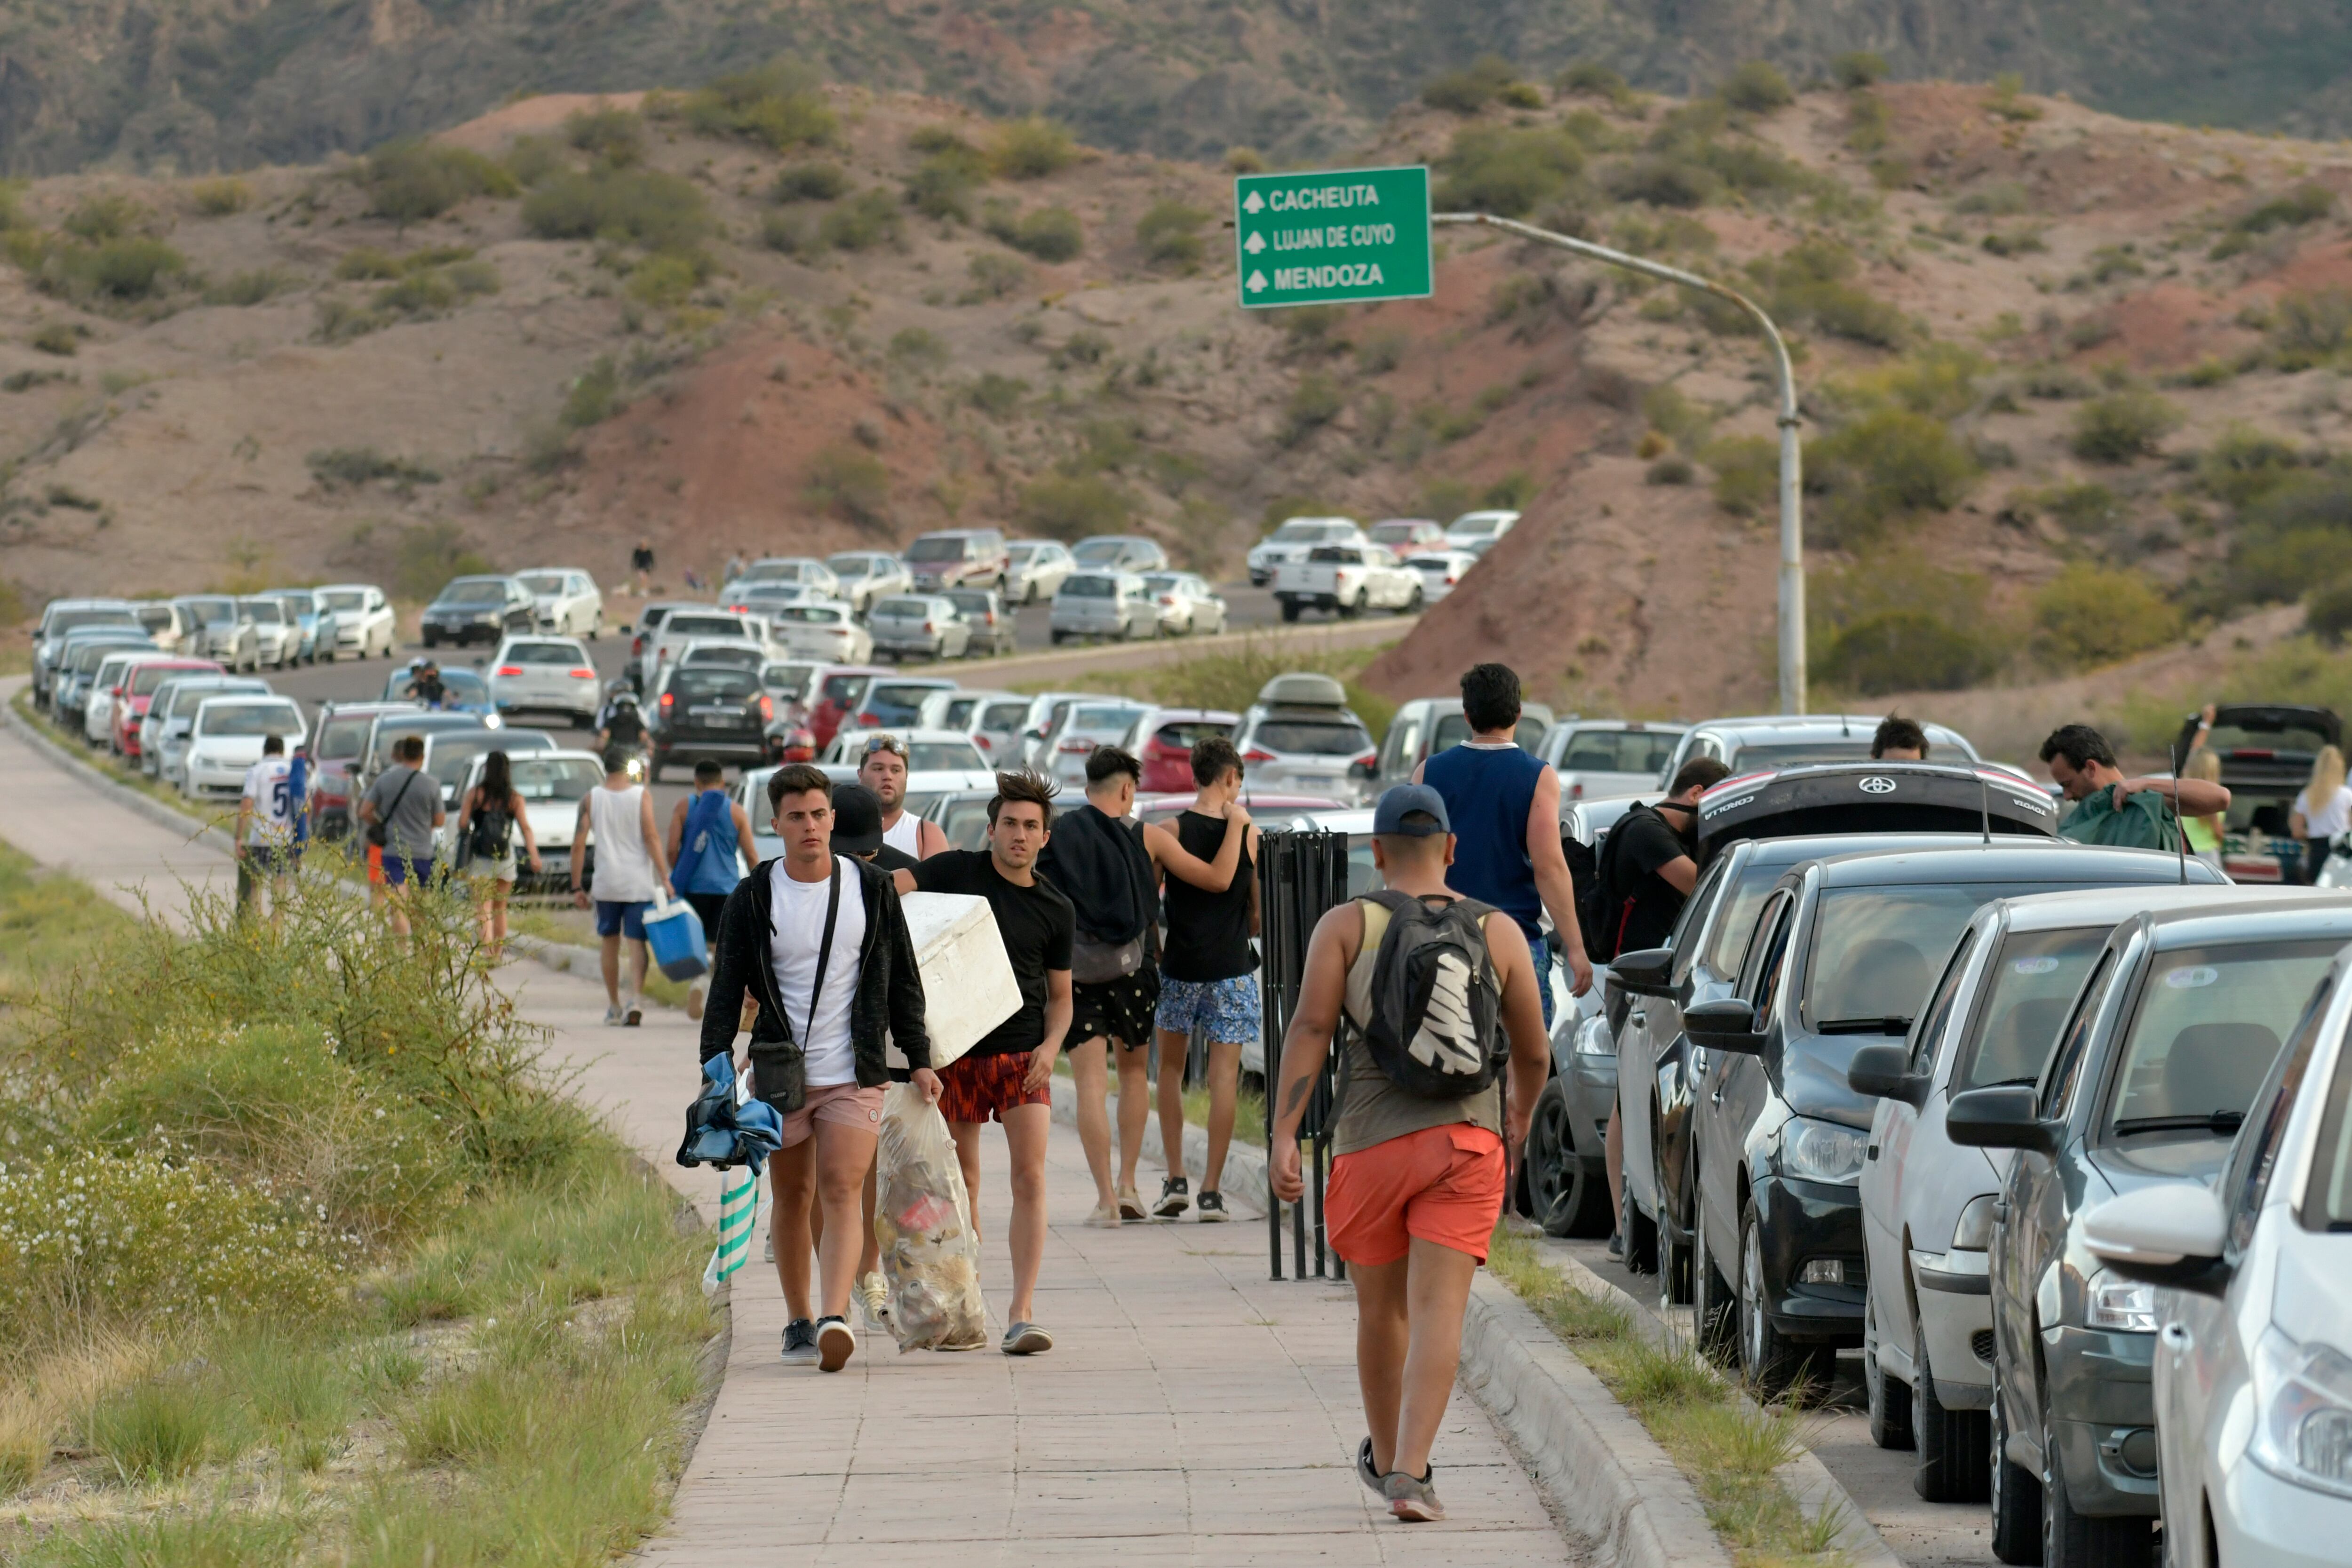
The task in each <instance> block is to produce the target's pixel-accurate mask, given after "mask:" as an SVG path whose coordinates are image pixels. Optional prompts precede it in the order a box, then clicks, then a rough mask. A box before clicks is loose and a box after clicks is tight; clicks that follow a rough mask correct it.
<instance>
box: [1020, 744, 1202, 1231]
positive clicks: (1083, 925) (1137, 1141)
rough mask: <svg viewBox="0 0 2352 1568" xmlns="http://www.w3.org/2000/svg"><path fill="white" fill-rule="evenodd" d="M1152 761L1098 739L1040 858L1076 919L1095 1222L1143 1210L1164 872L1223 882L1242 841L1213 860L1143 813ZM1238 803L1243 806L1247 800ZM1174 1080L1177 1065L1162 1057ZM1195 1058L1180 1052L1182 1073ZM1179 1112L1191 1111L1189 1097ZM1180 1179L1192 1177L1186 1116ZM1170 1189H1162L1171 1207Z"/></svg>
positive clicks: (1074, 992)
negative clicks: (1145, 1051)
mask: <svg viewBox="0 0 2352 1568" xmlns="http://www.w3.org/2000/svg"><path fill="white" fill-rule="evenodd" d="M1142 777H1143V764H1142V763H1139V762H1138V761H1136V759H1135V758H1134V757H1133V756H1132V755H1131V754H1129V752H1125V751H1122V750H1120V749H1119V748H1118V747H1117V746H1097V747H1096V748H1095V749H1094V751H1093V752H1091V753H1090V754H1088V756H1087V800H1086V804H1085V805H1081V806H1079V807H1078V808H1077V809H1076V810H1075V811H1071V812H1067V813H1065V814H1064V816H1063V817H1062V821H1061V825H1060V827H1059V828H1058V830H1057V831H1056V832H1055V834H1054V836H1053V837H1052V838H1051V839H1050V840H1049V841H1048V842H1047V843H1046V845H1045V850H1044V851H1043V852H1042V853H1041V854H1040V855H1039V856H1038V857H1037V871H1038V874H1039V875H1040V876H1042V877H1044V878H1045V879H1047V880H1049V881H1050V882H1052V883H1053V885H1054V886H1055V888H1057V889H1060V890H1061V892H1062V895H1063V896H1064V897H1065V898H1066V899H1068V900H1070V904H1071V907H1072V910H1073V911H1074V913H1075V916H1076V921H1077V924H1076V945H1075V946H1074V947H1073V948H1072V950H1071V953H1072V956H1071V965H1072V968H1071V976H1072V981H1073V984H1072V985H1071V994H1070V1001H1071V1021H1070V1037H1071V1038H1072V1039H1074V1040H1076V1041H1077V1042H1078V1043H1077V1044H1076V1045H1075V1046H1073V1047H1070V1053H1069V1055H1070V1073H1071V1076H1072V1077H1073V1078H1074V1079H1076V1081H1077V1087H1078V1142H1079V1143H1080V1144H1081V1145H1082V1146H1083V1147H1084V1148H1085V1150H1086V1152H1087V1166H1088V1168H1089V1169H1091V1170H1092V1171H1093V1173H1094V1178H1095V1190H1096V1202H1095V1208H1094V1212H1093V1213H1092V1214H1091V1215H1087V1224H1088V1225H1092V1226H1116V1225H1118V1224H1119V1223H1120V1221H1121V1220H1123V1219H1141V1218H1143V1217H1144V1215H1143V1200H1142V1197H1141V1196H1140V1195H1139V1194H1138V1193H1137V1192H1136V1191H1135V1163H1136V1160H1137V1159H1138V1158H1139V1156H1140V1155H1141V1153H1142V1142H1143V1121H1144V1116H1145V1114H1146V1112H1147V1111H1148V1110H1149V1100H1150V1094H1149V1086H1148V1084H1147V1083H1146V1081H1145V1074H1144V1068H1145V1063H1144V1060H1143V1057H1142V1055H1141V1052H1142V1048H1143V1047H1145V1046H1147V1045H1149V1044H1150V1041H1151V1019H1152V1013H1153V1009H1154V1008H1155V1007H1156V1005H1158V1003H1159V1000H1160V965H1159V963H1158V961H1157V960H1158V954H1157V952H1155V951H1154V950H1155V949H1156V947H1157V946H1158V938H1159V925H1160V900H1159V890H1160V876H1161V873H1163V872H1167V873H1171V874H1172V875H1173V876H1174V877H1175V878H1176V879H1177V880H1178V881H1180V882H1189V883H1193V884H1196V885H1198V886H1201V887H1203V888H1209V889H1219V890H1222V889H1224V888H1226V887H1228V886H1230V885H1231V884H1232V882H1233V879H1234V866H1235V864H1236V862H1237V860H1238V858H1239V855H1240V848H1241V841H1240V839H1238V838H1235V839H1234V842H1233V843H1232V844H1231V845H1230V846H1228V847H1226V848H1225V850H1224V852H1223V854H1222V855H1220V856H1218V857H1217V858H1216V859H1215V860H1214V862H1213V863H1212V862H1211V861H1208V860H1203V859H1202V858H1199V857H1196V856H1194V855H1193V854H1192V852H1191V851H1189V850H1187V849H1186V848H1185V847H1183V846H1182V845H1181V843H1179V842H1178V841H1177V839H1176V837H1175V835H1173V834H1171V833H1170V832H1169V831H1168V830H1167V829H1166V828H1164V827H1159V826H1145V825H1144V824H1142V823H1139V822H1136V821H1134V820H1132V813H1133V812H1134V810H1135V789H1136V785H1137V784H1138V783H1139V781H1140V780H1141V779H1142ZM1236 809H1238V808H1236ZM1114 1050H1115V1051H1116V1058H1117V1060H1118V1074H1119V1100H1118V1107H1119V1131H1120V1134H1121V1138H1120V1144H1121V1147H1120V1151H1119V1152H1120V1156H1121V1159H1122V1162H1123V1171H1122V1174H1121V1179H1120V1182H1119V1184H1118V1186H1117V1187H1116V1188H1114V1187H1113V1186H1112V1184H1111V1173H1110V1117H1109V1110H1108V1096H1109V1088H1110V1081H1109V1080H1110V1075H1109V1068H1108V1063H1107V1062H1106V1060H1105V1058H1106V1056H1108V1055H1110V1054H1112V1053H1113V1051H1114ZM1160 1070H1161V1075H1162V1079H1163V1081H1165V1075H1166V1072H1167V1067H1166V1063H1165V1062H1164V1061H1163V1062H1162V1064H1161V1068H1160ZM1183 1075H1184V1064H1183V1061H1182V1058H1178V1060H1177V1064H1176V1076H1177V1079H1179V1080H1180V1081H1181V1079H1182V1078H1183ZM1178 1113H1179V1115H1180V1116H1181V1102H1180V1109H1179V1112H1178ZM1179 1127H1180V1132H1179V1142H1178V1145H1177V1147H1178V1153H1177V1156H1176V1163H1174V1164H1173V1165H1172V1166H1171V1170H1172V1171H1173V1172H1174V1173H1175V1177H1174V1181H1175V1188H1176V1189H1181V1188H1182V1186H1183V1185H1184V1183H1183V1179H1182V1177H1183V1154H1182V1142H1181V1122H1180V1123H1179ZM1170 1194H1171V1189H1170V1188H1168V1187H1165V1186H1163V1187H1162V1189H1161V1192H1160V1205H1161V1209H1160V1212H1161V1213H1162V1214H1163V1215H1167V1216H1169V1217H1173V1216H1174V1215H1175V1214H1176V1213H1178V1212H1180V1211H1181V1209H1182V1208H1183V1206H1184V1202H1183V1201H1179V1202H1178V1203H1177V1205H1176V1208H1175V1209H1170V1208H1168V1207H1167V1204H1168V1202H1169V1200H1170Z"/></svg>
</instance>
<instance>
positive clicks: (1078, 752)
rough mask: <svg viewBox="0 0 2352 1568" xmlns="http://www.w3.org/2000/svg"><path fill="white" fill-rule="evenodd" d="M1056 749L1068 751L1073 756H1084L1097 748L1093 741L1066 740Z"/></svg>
mask: <svg viewBox="0 0 2352 1568" xmlns="http://www.w3.org/2000/svg"><path fill="white" fill-rule="evenodd" d="M1054 749H1055V751H1057V752H1069V753H1070V754H1071V755H1073V756H1079V757H1083V756H1085V755H1086V754H1087V752H1091V751H1093V750H1094V749H1095V743H1094V742H1092V741H1065V742H1062V743H1061V744H1060V745H1058V746H1056V747H1055V748H1054Z"/></svg>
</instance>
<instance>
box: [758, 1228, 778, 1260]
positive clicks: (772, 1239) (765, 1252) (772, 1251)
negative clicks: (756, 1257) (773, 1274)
mask: <svg viewBox="0 0 2352 1568" xmlns="http://www.w3.org/2000/svg"><path fill="white" fill-rule="evenodd" d="M775 1260H776V1233H775V1232H774V1231H770V1232H769V1233H768V1239H767V1241H766V1242H765V1243H764V1244H762V1245H761V1248H760V1261H761V1262H762V1263H773V1262H774V1261H775Z"/></svg>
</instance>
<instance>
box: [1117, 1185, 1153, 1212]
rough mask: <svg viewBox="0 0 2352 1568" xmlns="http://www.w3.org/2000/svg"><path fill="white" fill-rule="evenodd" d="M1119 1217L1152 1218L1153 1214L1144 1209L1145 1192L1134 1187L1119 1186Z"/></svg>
mask: <svg viewBox="0 0 2352 1568" xmlns="http://www.w3.org/2000/svg"><path fill="white" fill-rule="evenodd" d="M1118 1217H1119V1218H1121V1219H1149V1218H1150V1217H1151V1216H1150V1215H1148V1214H1146V1213H1145V1212H1144V1209H1143V1194H1141V1193H1139V1192H1137V1191H1136V1190H1135V1189H1134V1188H1133V1187H1121V1188H1119V1190H1118Z"/></svg>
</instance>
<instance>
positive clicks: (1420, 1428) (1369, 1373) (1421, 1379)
mask: <svg viewBox="0 0 2352 1568" xmlns="http://www.w3.org/2000/svg"><path fill="white" fill-rule="evenodd" d="M1477 1271H1478V1260H1477V1259H1476V1258H1473V1257H1471V1256H1470V1255H1469V1254H1468V1253H1466V1252H1456V1251H1454V1249H1453V1248H1452V1247H1440V1246H1439V1245H1437V1243H1435V1242H1433V1241H1423V1239H1422V1238H1421V1237H1413V1238H1412V1250H1411V1251H1410V1252H1408V1253H1406V1254H1405V1256H1404V1257H1402V1258H1398V1259H1397V1260H1396V1261H1395V1262H1393V1263H1377V1264H1363V1263H1350V1264H1349V1265H1348V1278H1349V1279H1351V1280H1353V1281H1354V1282H1355V1286H1356V1381H1357V1384H1359V1386H1360V1388H1361V1389H1362V1390H1363V1396H1364V1419H1365V1422H1366V1423H1367V1425H1369V1426H1370V1428H1371V1437H1372V1468H1374V1469H1375V1470H1378V1471H1380V1472H1381V1474H1382V1475H1386V1474H1388V1473H1389V1472H1390V1471H1391V1470H1402V1471H1403V1472H1404V1473H1405V1474H1406V1475H1409V1476H1414V1477H1419V1476H1424V1475H1427V1474H1428V1473H1429V1450H1430V1448H1431V1447H1432V1446H1433V1444H1435V1442H1436V1441H1437V1428H1438V1426H1439V1424H1440V1423H1442V1422H1443V1421H1444V1419H1445V1404H1446V1401H1447V1400H1448V1399H1449V1398H1450V1397H1452V1395H1453V1393H1454V1371H1455V1369H1456V1367H1457V1365H1458V1363H1460V1361H1461V1359H1462V1315H1463V1312H1464V1310H1465V1309H1466V1308H1467V1306H1468V1304H1469V1300H1470V1280H1471V1278H1472V1276H1474V1275H1475V1274H1476V1273H1477Z"/></svg>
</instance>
